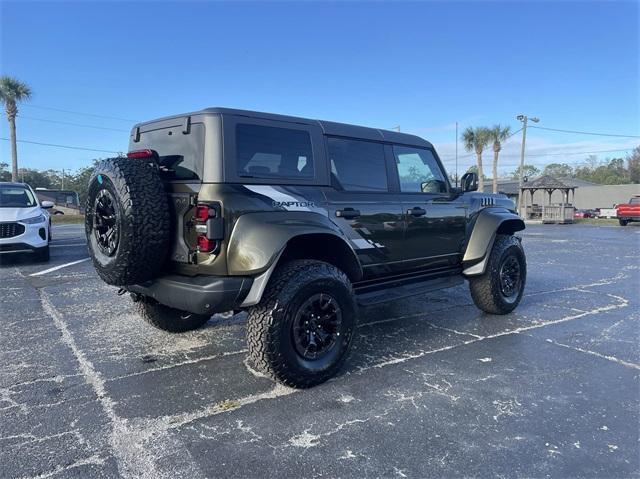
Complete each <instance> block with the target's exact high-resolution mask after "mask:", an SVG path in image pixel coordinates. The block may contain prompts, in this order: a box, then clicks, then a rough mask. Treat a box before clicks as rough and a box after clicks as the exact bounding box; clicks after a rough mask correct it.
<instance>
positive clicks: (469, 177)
mask: <svg viewBox="0 0 640 479" xmlns="http://www.w3.org/2000/svg"><path fill="white" fill-rule="evenodd" d="M460 186H461V187H462V191H477V189H478V174H477V173H474V172H469V173H465V174H464V175H462V178H460Z"/></svg>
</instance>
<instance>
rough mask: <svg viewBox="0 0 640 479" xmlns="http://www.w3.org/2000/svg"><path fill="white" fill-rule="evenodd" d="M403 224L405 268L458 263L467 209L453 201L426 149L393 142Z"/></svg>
mask: <svg viewBox="0 0 640 479" xmlns="http://www.w3.org/2000/svg"><path fill="white" fill-rule="evenodd" d="M392 149H393V156H394V159H395V165H396V173H395V174H396V175H397V178H398V182H399V189H400V193H401V197H402V201H401V203H402V210H403V217H404V221H405V224H406V231H405V244H404V248H403V252H404V256H403V259H404V261H405V264H406V266H407V267H408V268H415V269H429V268H439V267H448V266H454V265H457V264H459V263H460V261H461V258H462V252H463V242H464V238H465V223H466V208H465V207H464V206H463V205H461V204H460V203H459V202H453V201H452V195H451V193H450V185H449V182H448V180H447V178H446V175H445V172H444V169H443V168H442V167H441V165H440V162H439V161H438V159H437V157H436V156H435V154H434V152H433V151H432V150H431V149H429V148H420V147H413V146H402V145H393V147H392Z"/></svg>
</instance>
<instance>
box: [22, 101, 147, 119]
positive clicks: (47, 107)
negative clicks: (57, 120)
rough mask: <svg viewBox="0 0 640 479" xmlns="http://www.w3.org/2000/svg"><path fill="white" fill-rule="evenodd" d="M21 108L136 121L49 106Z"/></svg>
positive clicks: (26, 105)
mask: <svg viewBox="0 0 640 479" xmlns="http://www.w3.org/2000/svg"><path fill="white" fill-rule="evenodd" d="M22 107H27V108H37V109H40V110H50V111H59V112H62V113H71V114H73V115H82V116H91V117H94V118H105V119H107V120H118V121H127V122H130V123H137V122H138V120H131V119H130V118H120V117H117V116H106V115H96V114H95V113H84V112H81V111H73V110H64V109H62V108H53V107H50V106H38V105H28V104H23V105H22Z"/></svg>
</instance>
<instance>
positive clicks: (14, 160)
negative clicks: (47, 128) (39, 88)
mask: <svg viewBox="0 0 640 479" xmlns="http://www.w3.org/2000/svg"><path fill="white" fill-rule="evenodd" d="M29 98H31V88H29V86H28V85H27V84H26V83H22V82H21V81H19V80H17V79H15V78H11V77H9V76H2V77H0V101H2V103H3V104H4V108H5V111H6V113H7V120H8V121H9V140H10V141H11V181H18V146H17V140H16V115H17V114H18V103H19V102H21V101H25V100H28V99H29Z"/></svg>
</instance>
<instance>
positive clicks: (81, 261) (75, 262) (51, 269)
mask: <svg viewBox="0 0 640 479" xmlns="http://www.w3.org/2000/svg"><path fill="white" fill-rule="evenodd" d="M90 259H91V258H82V259H79V260H77V261H72V262H71V263H65V264H61V265H60V266H54V267H53V268H49V269H45V270H44V271H38V272H37V273H31V274H30V275H29V276H40V275H43V274H47V273H51V272H53V271H58V270H59V269H62V268H66V267H67V266H73V265H74V264H78V263H84V262H85V261H89V260H90Z"/></svg>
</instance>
